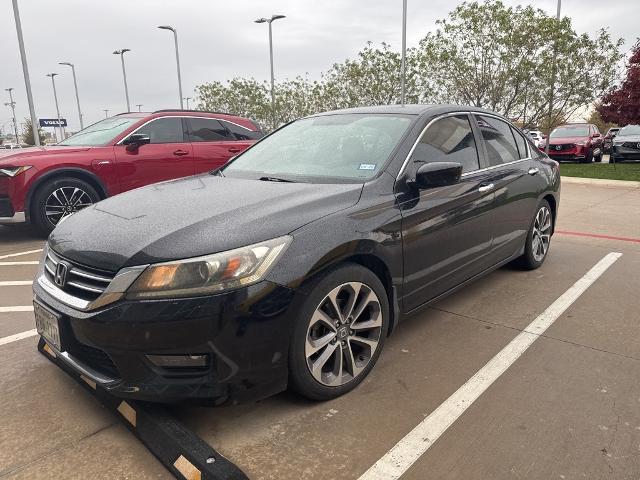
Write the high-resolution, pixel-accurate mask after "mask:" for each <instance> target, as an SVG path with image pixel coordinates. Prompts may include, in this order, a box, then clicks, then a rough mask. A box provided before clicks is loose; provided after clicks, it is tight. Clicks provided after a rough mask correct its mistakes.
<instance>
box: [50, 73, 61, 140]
mask: <svg viewBox="0 0 640 480" xmlns="http://www.w3.org/2000/svg"><path fill="white" fill-rule="evenodd" d="M56 75H58V74H57V73H47V77H51V85H53V99H54V100H55V102H56V115H58V128H59V129H60V135H61V140H60V141H62V140H64V129H63V128H62V122H61V121H60V109H59V108H58V93H57V92H56V81H55V79H54V77H55V76H56ZM56 140H57V139H56ZM56 143H57V142H56Z"/></svg>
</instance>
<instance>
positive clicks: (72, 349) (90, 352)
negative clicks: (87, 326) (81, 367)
mask: <svg viewBox="0 0 640 480" xmlns="http://www.w3.org/2000/svg"><path fill="white" fill-rule="evenodd" d="M67 352H68V353H69V354H70V355H72V356H73V357H74V358H76V359H77V360H79V361H81V362H82V363H84V364H85V365H87V366H88V367H91V368H92V369H94V370H96V371H97V372H100V373H102V374H104V375H108V376H109V377H111V378H120V372H118V367H116V365H115V363H113V360H111V357H109V355H107V354H106V353H105V352H103V351H102V350H100V349H98V348H94V347H90V346H89V345H85V344H83V343H80V342H74V343H73V344H72V345H70V346H69V347H68V348H67Z"/></svg>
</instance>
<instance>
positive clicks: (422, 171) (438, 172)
mask: <svg viewBox="0 0 640 480" xmlns="http://www.w3.org/2000/svg"><path fill="white" fill-rule="evenodd" d="M461 175H462V165H461V164H460V163H454V162H434V163H423V164H422V165H420V167H418V171H417V172H416V180H415V184H416V186H417V187H418V188H419V189H421V190H423V189H426V188H434V187H445V186H447V185H455V184H456V183H458V182H459V181H460V176H461Z"/></svg>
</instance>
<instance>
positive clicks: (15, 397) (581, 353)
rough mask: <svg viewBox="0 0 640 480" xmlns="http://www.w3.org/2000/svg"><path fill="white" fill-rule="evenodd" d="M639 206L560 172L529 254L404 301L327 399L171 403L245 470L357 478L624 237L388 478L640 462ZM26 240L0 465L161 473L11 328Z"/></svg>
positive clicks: (8, 271)
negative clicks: (554, 218)
mask: <svg viewBox="0 0 640 480" xmlns="http://www.w3.org/2000/svg"><path fill="white" fill-rule="evenodd" d="M639 218H640V190H639V189H620V188H610V187H606V188H603V187H596V186H593V185H575V184H570V185H569V184H567V185H565V186H563V191H562V200H561V206H560V215H559V219H558V224H557V234H556V235H555V236H554V238H553V241H552V246H551V250H550V253H549V256H548V258H547V260H546V262H545V264H544V265H543V266H542V267H541V268H540V269H538V270H535V271H530V272H523V271H519V270H516V269H514V268H512V267H509V266H507V267H504V268H502V269H500V270H498V271H496V272H494V273H492V274H490V275H488V276H486V277H484V278H482V279H480V280H479V281H477V282H475V283H474V284H472V285H469V286H468V287H466V288H464V289H463V290H460V291H459V292H457V293H455V294H453V295H452V296H450V297H448V298H446V299H444V300H441V301H439V302H437V303H436V304H434V305H432V306H431V307H429V308H427V309H426V310H424V311H422V312H420V313H419V314H416V315H414V316H412V317H410V318H408V319H407V320H406V321H405V322H403V323H402V324H401V325H400V326H399V327H398V329H397V330H396V332H395V333H394V335H392V336H391V337H390V339H389V340H388V341H387V343H386V345H385V349H384V351H383V354H382V356H381V358H380V361H379V363H378V364H377V366H376V368H375V369H374V370H373V372H372V373H371V375H370V376H369V377H368V378H367V379H366V380H365V381H364V382H363V383H362V385H360V386H359V387H358V388H357V389H356V390H355V391H353V392H352V393H350V394H348V395H346V396H343V397H341V398H338V399H336V400H333V401H330V402H324V403H313V402H309V401H305V400H303V399H301V398H299V397H297V396H296V395H293V394H290V393H283V394H280V395H277V396H275V397H272V398H270V399H267V400H265V401H262V402H259V403H254V404H248V405H241V406H237V407H225V408H218V409H208V408H200V407H191V406H175V407H173V408H172V410H173V412H174V413H175V415H176V416H177V417H178V418H180V419H181V420H183V421H184V422H185V423H186V424H187V425H188V426H190V427H191V428H192V429H193V430H194V431H195V432H196V433H197V434H198V435H200V436H201V437H202V438H203V439H205V440H206V441H207V442H209V443H210V444H211V445H213V446H214V448H216V449H217V450H218V451H220V452H221V453H223V454H224V455H225V456H227V457H228V458H229V459H230V460H231V461H233V462H235V463H236V464H237V465H238V466H239V467H240V468H241V469H242V470H244V471H245V472H246V473H247V474H248V476H249V477H250V478H269V479H289V478H290V479H299V478H309V479H315V478H322V479H333V478H340V479H341V478H346V479H349V478H353V479H357V478H359V477H360V476H361V475H363V474H364V473H365V472H366V471H367V470H368V469H369V468H370V467H371V466H372V465H374V464H375V463H376V462H378V461H379V460H380V459H381V458H384V457H385V455H387V453H388V452H389V451H390V449H392V448H394V446H395V445H396V444H397V443H398V442H400V441H401V440H402V439H403V438H405V436H406V435H407V434H408V433H409V432H411V431H412V429H414V427H416V426H417V425H419V424H421V422H423V420H424V419H425V418H428V417H429V416H430V415H431V414H433V413H434V411H436V410H437V409H438V407H439V406H440V405H442V404H443V402H446V401H447V399H448V398H449V397H450V396H451V395H452V394H453V393H454V392H456V391H457V390H458V389H459V388H460V387H461V386H463V385H466V384H467V382H468V381H469V380H470V379H472V378H475V377H474V375H475V374H476V372H478V371H479V370H481V369H482V368H483V367H484V366H485V365H487V362H490V360H492V358H494V356H496V354H498V353H499V352H501V351H502V350H503V349H504V348H505V346H507V345H509V344H510V342H512V341H514V339H515V338H516V337H518V335H519V334H520V333H521V332H522V330H523V329H524V328H525V327H527V325H529V324H530V323H531V322H532V321H533V320H534V319H536V317H538V316H540V314H541V313H542V312H545V311H546V310H547V309H548V308H549V307H550V305H552V304H554V302H555V301H556V299H558V297H560V296H561V295H563V294H564V293H565V292H566V291H567V290H568V289H570V288H572V286H573V285H575V284H576V283H577V282H578V283H579V281H580V280H581V279H582V278H583V276H584V275H585V274H586V273H587V272H588V271H589V270H590V269H591V268H592V267H593V266H594V265H595V264H597V263H598V262H599V261H600V260H601V259H603V258H604V257H606V256H607V255H608V254H610V253H611V252H619V253H621V254H622V256H621V257H620V258H618V259H617V260H616V261H615V262H614V263H613V264H612V265H611V266H610V267H609V268H608V269H607V270H606V271H604V272H603V273H602V275H601V276H599V278H597V279H596V280H595V281H594V283H593V284H592V285H591V286H589V287H588V288H587V289H586V290H585V291H584V293H582V294H581V295H580V296H579V297H577V299H576V300H575V302H573V303H572V304H570V305H569V306H568V308H567V309H566V310H564V312H563V313H561V314H560V315H559V316H558V317H557V319H556V320H555V322H553V323H552V324H551V325H550V326H549V328H548V330H546V331H545V332H544V333H543V334H542V335H541V336H540V337H539V338H537V339H536V340H535V341H534V342H533V343H532V345H531V346H530V348H529V349H528V350H526V351H525V352H524V353H523V354H522V356H520V357H519V358H517V359H516V360H515V361H514V362H513V363H512V364H511V365H510V366H509V367H508V368H507V369H506V371H504V373H502V374H501V375H499V376H498V377H497V379H496V380H495V382H493V383H492V384H491V385H490V386H488V388H486V390H484V391H483V392H482V393H481V394H480V395H479V396H478V397H477V400H475V401H474V402H473V403H472V404H470V405H469V406H468V408H467V409H466V410H465V411H464V412H463V413H462V414H461V415H459V417H457V418H456V419H455V421H453V422H452V423H451V425H449V426H447V428H445V429H444V433H442V435H441V436H440V437H439V438H438V439H437V441H435V442H434V443H433V445H432V446H431V447H430V448H429V449H428V450H427V451H426V452H424V454H422V455H421V456H419V457H417V459H416V460H415V462H414V463H412V465H410V467H409V468H408V469H407V470H406V472H405V473H404V475H402V477H401V478H403V479H426V478H450V479H454V478H455V479H475V478H483V479H486V478H492V479H507V478H509V479H511V478H534V479H538V478H540V479H548V478H558V479H572V478H588V479H591V478H614V479H638V478H640V384H639V383H638V371H639V367H640V340H639V339H640V335H639V334H638V326H639V323H640V321H639V320H640V313H639V312H640V296H638V295H637V291H638V286H639V285H640V242H638V241H634V240H638V239H640V221H639V220H638V219H639ZM592 235H597V236H592ZM603 237H615V238H603ZM621 238H622V239H621ZM42 243H43V242H42V240H40V239H38V238H37V237H36V236H35V235H34V234H33V232H32V231H30V230H29V229H27V228H15V227H0V257H3V256H6V255H10V254H14V253H20V252H23V251H30V250H37V249H39V248H41V246H42ZM38 257H39V253H38V252H34V253H30V254H25V255H19V256H13V257H7V258H0V339H1V340H0V358H1V359H2V362H0V415H1V416H2V417H1V418H2V422H1V423H0V445H1V446H2V447H1V448H0V478H3V479H4V478H11V479H17V478H30V479H33V478H170V474H169V473H168V472H167V471H166V470H165V469H164V467H162V465H161V464H160V463H159V462H158V461H157V460H156V459H155V458H154V457H153V456H152V455H151V454H150V453H149V452H148V451H147V450H146V449H145V448H144V447H143V446H142V445H141V444H140V443H139V442H138V441H137V440H136V439H135V438H134V437H133V436H132V435H131V434H130V433H129V432H128V431H127V430H126V429H125V428H124V427H122V426H121V424H120V422H119V421H118V420H117V419H116V418H115V417H114V416H113V415H111V414H110V413H109V412H107V411H105V410H104V409H103V408H101V406H100V405H99V403H98V402H97V401H96V400H95V399H94V398H93V397H91V396H90V395H89V394H87V393H86V392H85V391H84V390H83V389H82V388H80V386H78V385H77V384H75V382H74V381H73V380H71V379H70V378H69V377H68V376H67V375H65V374H64V373H63V372H61V371H59V370H58V369H57V367H55V366H54V365H52V364H51V363H49V362H48V361H47V360H46V359H44V358H43V357H42V356H41V355H40V354H38V353H37V351H36V343H37V337H36V336H33V335H31V336H28V337H26V338H22V339H19V340H12V338H14V337H12V336H13V335H16V334H21V333H22V332H30V331H32V329H33V328H34V322H33V314H32V312H30V311H28V307H29V305H30V301H31V294H30V287H29V286H28V285H24V284H21V285H11V283H13V282H18V281H20V282H25V281H29V280H31V279H32V278H33V275H34V274H35V270H36V265H33V264H30V263H27V262H34V261H37V259H38ZM7 262H11V263H15V262H19V263H20V264H7ZM23 263H24V264H23ZM3 282H4V283H3ZM7 282H9V283H7ZM15 307H25V310H27V311H14V310H16V308H15ZM18 310H19V309H18ZM27 334H28V333H27ZM27 334H25V335H27ZM7 339H8V340H7ZM3 342H5V343H3ZM366 478H367V480H369V479H370V478H376V477H373V476H369V477H366ZM379 478H383V477H379Z"/></svg>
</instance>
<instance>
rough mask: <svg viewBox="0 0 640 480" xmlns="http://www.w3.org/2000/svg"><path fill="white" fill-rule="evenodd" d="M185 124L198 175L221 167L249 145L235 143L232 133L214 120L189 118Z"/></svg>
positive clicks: (218, 121)
mask: <svg viewBox="0 0 640 480" xmlns="http://www.w3.org/2000/svg"><path fill="white" fill-rule="evenodd" d="M224 123H226V122H224ZM187 124H188V127H189V128H188V132H189V140H190V141H191V144H192V146H193V155H194V164H195V169H196V172H198V173H201V172H208V171H210V170H213V169H215V168H218V167H221V166H222V165H224V164H225V163H227V162H228V161H229V160H230V159H231V158H232V157H234V156H236V155H237V154H238V153H240V152H242V151H243V150H245V149H246V148H247V146H248V145H250V143H249V142H241V141H236V138H235V136H234V135H233V133H232V132H231V131H230V130H229V129H228V128H227V127H226V126H225V125H224V124H223V122H221V121H220V120H218V119H216V118H206V117H190V118H188V119H187Z"/></svg>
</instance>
